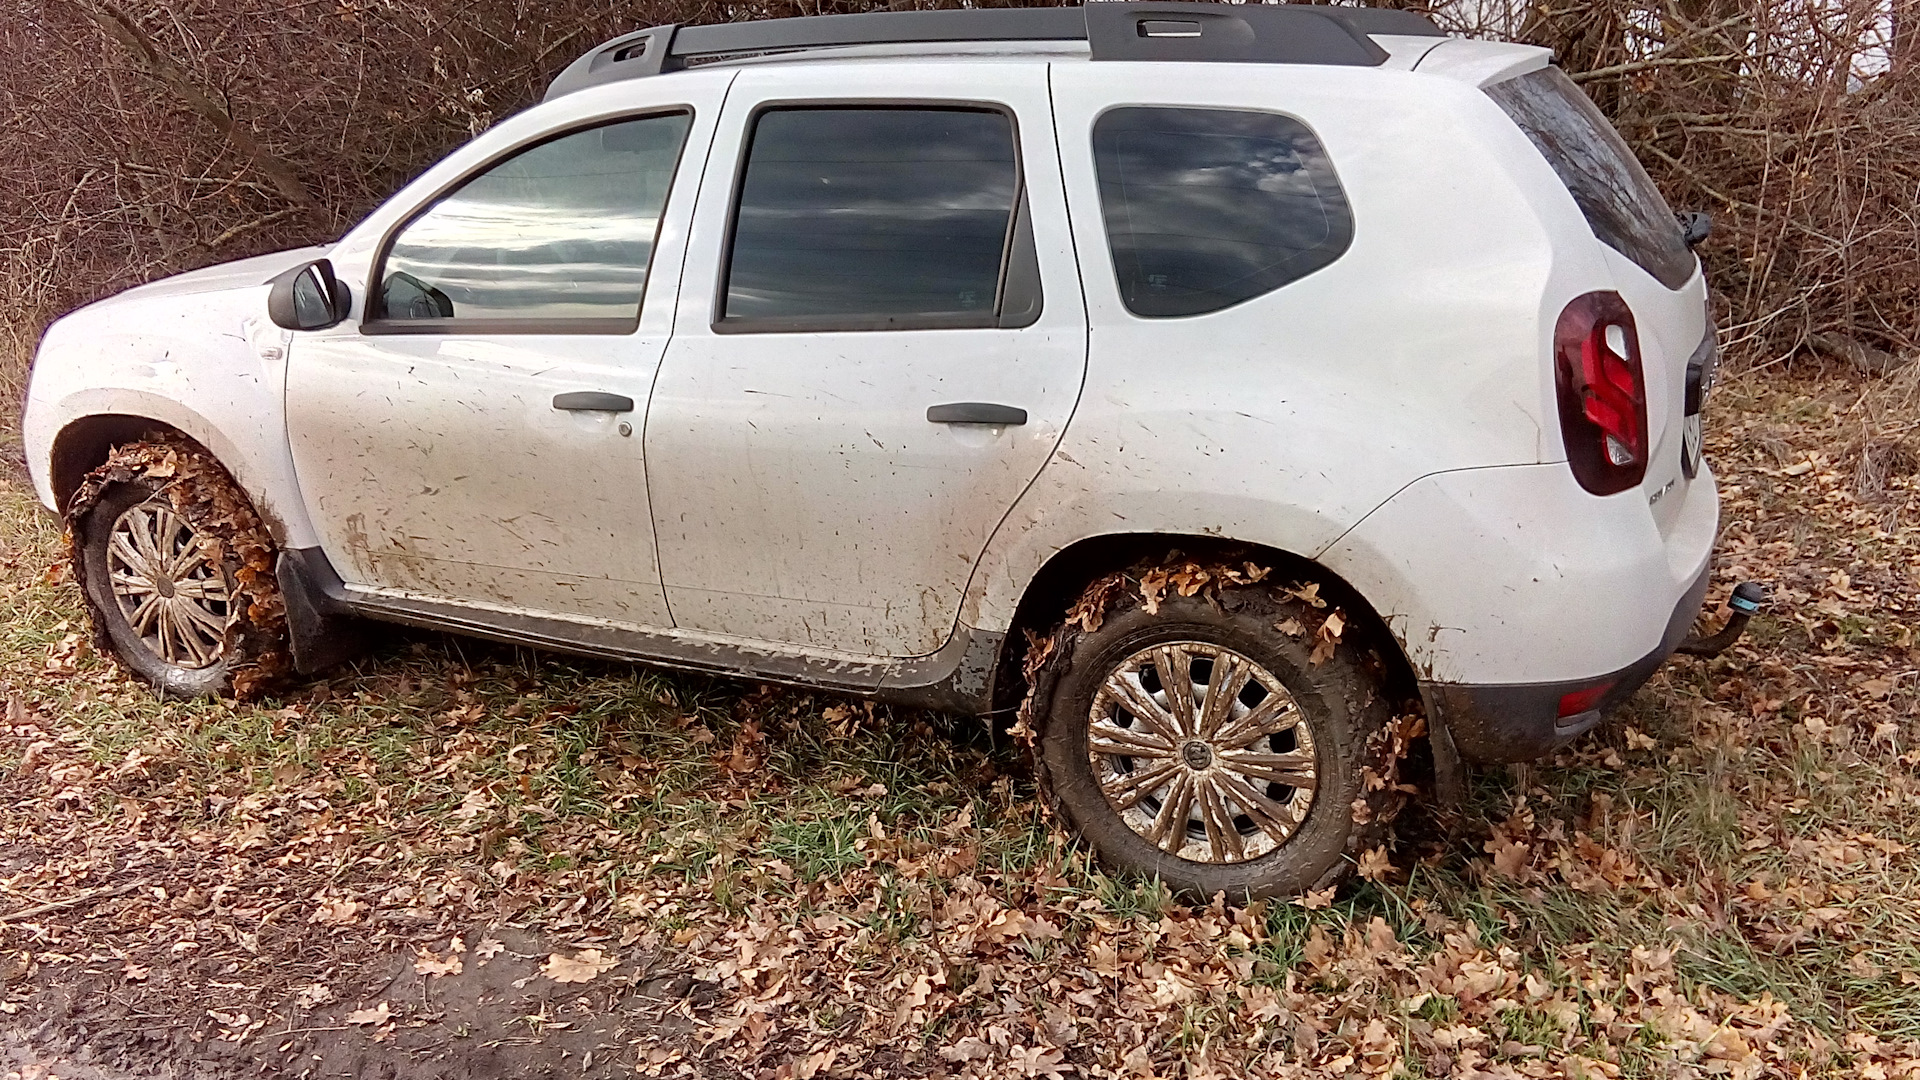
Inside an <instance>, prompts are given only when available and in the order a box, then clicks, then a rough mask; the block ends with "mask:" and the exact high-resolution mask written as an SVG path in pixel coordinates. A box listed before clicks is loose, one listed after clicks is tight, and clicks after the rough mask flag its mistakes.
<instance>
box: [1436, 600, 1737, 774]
mask: <svg viewBox="0 0 1920 1080" xmlns="http://www.w3.org/2000/svg"><path fill="white" fill-rule="evenodd" d="M1712 570H1713V568H1712V565H1711V564H1709V565H1708V566H1707V567H1705V568H1703V569H1702V570H1701V571H1700V576H1699V578H1698V579H1697V580H1695V581H1694V583H1693V584H1692V585H1691V586H1689V587H1688V589H1687V591H1686V593H1685V595H1683V596H1682V597H1681V598H1680V602H1679V603H1678V604H1676V605H1675V606H1674V609H1673V614H1672V615H1671V616H1670V617H1669V618H1668V620H1667V629H1666V632H1665V633H1664V634H1663V635H1662V636H1661V639H1660V645H1659V647H1658V648H1656V649H1654V650H1653V651H1652V652H1650V653H1648V654H1647V655H1646V656H1644V657H1641V658H1640V659H1639V660H1636V661H1634V662H1633V663H1631V664H1629V665H1627V666H1626V667H1624V668H1622V669H1620V670H1619V671H1616V672H1614V673H1613V674H1611V675H1606V676H1602V677H1600V678H1594V679H1581V680H1578V681H1574V682H1544V683H1502V684H1498V685H1474V684H1470V683H1442V682H1424V681H1423V682H1422V683H1421V684H1420V693H1421V696H1422V697H1424V698H1425V699H1426V704H1427V711H1428V714H1429V715H1430V716H1432V717H1433V718H1434V719H1436V720H1437V721H1439V722H1440V723H1441V724H1444V725H1445V726H1446V729H1447V733H1448V734H1449V735H1451V736H1452V737H1453V743H1454V746H1455V747H1457V748H1458V749H1459V751H1460V754H1461V756H1463V757H1465V758H1467V759H1469V760H1472V761H1480V762H1501V761H1527V760H1530V759H1532V758H1538V757H1544V756H1546V755H1547V754H1551V753H1552V752H1554V751H1555V750H1558V749H1559V748H1561V747H1563V746H1565V745H1567V744H1568V743H1570V742H1572V741H1573V740H1574V739H1576V738H1578V737H1579V736H1580V735H1582V734H1584V733H1586V732H1587V731H1590V730H1592V729H1593V727H1594V726H1595V725H1596V724H1598V723H1599V722H1600V719H1601V717H1602V716H1603V715H1604V714H1605V713H1606V712H1607V711H1609V710H1611V709H1613V708H1614V707H1616V706H1618V705H1619V704H1620V703H1621V702H1623V701H1625V700H1627V699H1628V698H1630V697H1632V696H1633V693H1634V691H1636V690H1638V689H1640V687H1641V686H1642V685H1643V684H1644V683H1645V682H1646V681H1647V679H1649V678H1651V677H1652V675H1653V673H1654V672H1655V671H1656V670H1658V669H1659V667H1660V665H1661V664H1663V663H1665V662H1666V660H1667V657H1669V656H1671V655H1672V654H1673V650H1674V648H1675V647H1676V646H1678V645H1679V644H1680V642H1682V641H1683V640H1685V639H1686V636H1687V632H1688V631H1689V630H1691V629H1692V628H1693V622H1694V619H1696V618H1698V617H1699V614H1700V607H1701V604H1702V603H1703V602H1704V601H1705V599H1706V595H1707V583H1708V579H1709V578H1711V576H1712ZM1597 687H1606V689H1605V690H1604V692H1601V693H1600V694H1599V696H1598V699H1597V700H1596V701H1595V702H1594V703H1593V704H1592V705H1591V706H1590V707H1588V708H1586V709H1584V710H1583V711H1581V712H1578V713H1576V714H1574V715H1572V716H1567V717H1561V716H1560V702H1561V700H1562V698H1564V697H1566V696H1567V695H1568V694H1577V693H1581V692H1583V691H1587V692H1591V691H1593V690H1595V688H1597Z"/></svg>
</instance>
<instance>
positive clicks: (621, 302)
mask: <svg viewBox="0 0 1920 1080" xmlns="http://www.w3.org/2000/svg"><path fill="white" fill-rule="evenodd" d="M691 121H692V117H691V116H689V115H688V114H687V113H684V112H681V113H670V114H666V115H659V116H649V117H644V118H641V119H637V120H624V121H621V122H619V123H616V124H607V125H604V126H602V127H596V128H590V129H588V130H585V131H576V132H573V133H572V134H569V135H563V136H561V137H559V138H557V139H550V140H548V141H547V142H543V143H540V144H539V145H537V146H534V147H531V148H530V149H527V150H523V151H521V152H520V153H518V154H515V155H514V156H513V157H510V158H508V159H506V160H505V161H502V162H500V163H498V164H496V165H494V166H492V167H491V168H489V169H487V170H486V171H485V172H482V173H480V174H479V175H477V176H475V177H473V178H471V179H469V180H467V181H466V182H465V183H463V184H462V185H460V186H459V187H458V188H455V189H454V190H453V191H451V192H449V193H447V194H446V195H443V196H441V197H440V199H439V200H438V201H436V202H435V203H434V204H433V205H432V206H430V207H428V208H427V210H426V211H425V212H424V213H422V214H420V215H418V216H417V217H415V218H414V219H413V220H412V221H411V222H408V223H407V225H406V227H405V228H403V229H401V230H400V232H399V234H398V235H396V236H395V237H394V239H393V242H392V245H391V246H390V247H389V248H388V250H387V253H386V258H385V259H384V260H383V262H382V268H381V276H380V293H379V296H380V314H379V317H380V318H381V319H383V320H385V321H388V322H395V323H401V322H404V323H414V324H426V325H431V323H432V322H433V321H436V320H447V319H459V320H462V321H465V320H469V319H486V320H502V319H511V320H514V321H515V322H525V321H528V320H535V321H548V320H567V321H569V322H570V323H578V322H579V321H580V320H592V321H593V322H594V323H596V324H601V325H593V326H579V327H576V328H578V329H630V328H631V327H632V326H633V324H634V322H635V321H636V320H637V319H638V318H639V315H640V297H641V293H642V291H643V290H644V288H645V286H646V280H647V266H648V263H649V261H650V260H651V259H652V257H653V244H654V238H655V236H656V234H657V233H658V232H659V227H660V212H661V210H662V208H664V207H665V206H666V202H667V190H668V188H669V187H670V186H671V185H672V183H673V171H674V165H675V163H676V162H678V160H679V158H680V148H681V145H682V144H683V143H684V142H685V141H686V135H687V128H688V126H689V124H690V123H691ZM615 324H618V325H615ZM555 329H559V328H558V327H555Z"/></svg>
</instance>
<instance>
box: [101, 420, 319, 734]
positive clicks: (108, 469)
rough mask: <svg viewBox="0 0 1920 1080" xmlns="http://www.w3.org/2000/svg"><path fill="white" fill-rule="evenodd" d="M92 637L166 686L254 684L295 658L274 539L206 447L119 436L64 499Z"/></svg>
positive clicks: (197, 693) (228, 690) (253, 688)
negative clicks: (123, 440) (277, 576)
mask: <svg viewBox="0 0 1920 1080" xmlns="http://www.w3.org/2000/svg"><path fill="white" fill-rule="evenodd" d="M68 523H69V527H70V529H71V532H72V535H73V568H74V576H75V577H76V578H77V579H78V581H79V583H80V587H81V592H82V594H83V596H84V597H85V599H86V603H87V609H88V614H89V615H91V616H92V619H93V626H94V641H95V644H96V645H97V646H98V647H100V648H101V649H102V650H103V651H106V652H109V653H110V654H111V655H112V656H113V657H114V658H115V659H117V660H118V661H119V662H120V664H121V666H123V667H125V668H126V669H127V670H128V671H129V672H131V673H132V674H134V675H135V676H137V677H139V678H140V679H142V680H144V681H146V682H147V683H149V684H151V685H152V686H153V687H154V688H155V689H156V690H158V691H159V692H160V693H161V694H162V695H163V696H169V697H218V696H221V695H223V694H232V695H234V696H236V697H247V696H250V695H252V694H254V693H256V692H258V691H260V690H262V689H264V688H266V687H267V686H269V685H271V684H272V682H273V681H274V680H276V679H277V678H278V677H279V676H280V675H281V674H282V673H283V672H284V671H285V670H286V669H287V667H288V664H287V655H288V648H287V630H286V617H285V611H284V608H283V606H282V604H281V601H280V593H279V589H278V584H277V582H276V580H275V578H274V574H273V559H274V546H273V541H272V539H271V538H270V537H269V536H268V535H267V532H266V529H265V527H264V526H263V525H262V523H261V521H260V517H259V515H258V514H256V513H255V512H254V509H253V505H252V503H251V502H249V501H248V499H247V497H246V495H245V494H244V493H243V492H241V490H240V489H239V487H238V486H237V485H235V484H234V482H233V479H232V478H231V477H230V476H229V475H228V474H227V471H226V470H225V469H223V468H221V466H220V464H219V463H218V462H217V461H215V460H214V459H213V458H212V456H210V455H209V454H207V453H206V451H204V450H201V449H200V448H199V447H196V446H192V445H190V444H186V443H179V442H172V441H168V442H141V443H132V444H128V445H125V446H120V447H116V448H115V449H114V451H113V454H112V455H111V456H110V457H109V458H108V460H107V462H106V464H104V465H102V466H100V468H98V469H95V470H94V471H93V472H91V473H89V474H88V475H87V478H86V480H85V482H84V483H82V485H81V487H80V490H79V491H78V492H77V493H76V494H75V495H74V497H73V499H72V501H71V503H70V505H69V507H68Z"/></svg>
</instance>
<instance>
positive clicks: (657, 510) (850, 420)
mask: <svg viewBox="0 0 1920 1080" xmlns="http://www.w3.org/2000/svg"><path fill="white" fill-rule="evenodd" d="M903 70H904V69H902V68H899V67H897V66H893V65H888V66H887V67H886V68H884V69H877V70H867V69H863V68H861V67H859V66H841V67H836V68H833V69H830V70H808V69H806V68H804V67H800V66H795V67H793V68H789V69H781V68H773V67H769V68H762V69H754V68H746V69H743V70H742V72H741V73H740V75H739V76H738V77H737V78H736V80H735V81H734V84H733V87H732V89H731V90H730V92H729V94H728V99H727V105H726V113H725V115H724V116H722V118H721V123H720V130H719V132H718V133H717V134H716V136H715V144H714V150H713V155H712V159H711V160H712V167H711V168H710V169H708V171H707V180H706V183H705V190H704V191H703V193H702V196H701V199H700V201H699V208H698V210H697V211H696V217H695V221H694V224H693V229H692V233H691V236H690V240H689V250H688V261H687V272H686V274H685V276H684V284H683V287H682V291H681V297H680V304H679V314H678V316H677V318H676V320H675V325H674V336H673V340H672V342H671V343H670V344H669V345H668V347H667V352H666V358H665V360H664V361H663V362H662V365H661V369H660V378H659V380H658V381H657V383H656V384H655V388H654V394H653V402H652V407H651V412H650V414H649V416H648V421H647V446H646V450H647V458H648V477H649V481H650V486H651V490H652V495H653V507H654V528H655V532H656V534H657V536H658V541H659V550H660V566H661V573H662V579H663V580H664V581H665V583H666V593H667V599H668V602H669V605H670V606H671V608H672V614H673V618H674V622H675V625H676V626H678V627H680V628H681V629H683V630H687V631H694V632H697V633H702V634H708V635H715V636H722V637H728V638H734V639H740V640H745V641H758V642H776V643H780V644H782V645H786V646H800V647H803V648H809V649H814V650H819V651H823V652H828V653H833V654H841V655H847V654H852V655H857V656H872V657H908V656H919V655H924V654H927V653H931V652H933V651H935V650H937V649H939V648H940V647H941V645H942V644H944V643H945V642H946V641H947V640H948V638H949V637H950V636H951V635H952V633H953V630H954V626H955V621H956V618H957V617H958V616H959V614H960V604H961V599H962V596H963V594H964V593H965V591H966V586H967V582H968V580H969V578H970V577H971V575H972V573H973V567H974V563H975V562H976V560H977V559H978V558H979V556H980V553H981V552H982V550H983V549H984V548H985V546H986V542H987V539H988V537H989V536H990V535H991V534H992V532H993V530H994V529H995V528H996V527H997V526H998V525H999V524H1000V521H1001V519H1002V518H1003V517H1004V516H1005V514H1006V512H1007V510H1008V509H1009V508H1010V507H1011V506H1012V505H1013V503H1014V502H1015V500H1017V499H1018V498H1019V496H1020V494H1021V492H1022V491H1024V490H1025V488H1026V486H1027V485H1028V484H1029V483H1030V482H1031V481H1032V480H1033V478H1034V476H1035V475H1036V474H1038V472H1039V471H1040V468H1041V466H1042V465H1043V464H1044V463H1045V462H1046V461H1047V459H1048V457H1049V456H1050V455H1051V454H1052V452H1053V449H1054V446H1055V445H1056V444H1057V443H1058V442H1059V439H1060V436H1061V433H1062V432H1063V431H1064V430H1065V427H1066V424H1067V421H1068V420H1069V418H1070V417H1071V416H1072V414H1073V409H1074V405H1075V403H1076V400H1077V397H1078V394H1079V391H1080V383H1081V375H1082V372H1083V370H1084V367H1085V363H1086V339H1087V330H1086V319H1085V315H1084V311H1083V308H1082V305H1081V299H1080V292H1079V282H1078V278H1077V275H1076V272H1075V269H1074V264H1073V256H1072V240H1071V237H1070V235H1069V234H1068V231H1067V226H1066V206H1065V198H1064V196H1063V194H1062V191H1061V187H1060V168H1059V163H1058V155H1057V151H1056V148H1055V145H1054V135H1053V122H1052V113H1051V109H1050V105H1049V102H1048V98H1047V82H1046V70H1045V68H1044V66H1042V65H1039V64H1034V63H1020V64H1006V65H999V64H992V63H980V64H955V65H927V66H925V67H923V68H920V69H918V70H915V71H913V72H912V73H911V74H903Z"/></svg>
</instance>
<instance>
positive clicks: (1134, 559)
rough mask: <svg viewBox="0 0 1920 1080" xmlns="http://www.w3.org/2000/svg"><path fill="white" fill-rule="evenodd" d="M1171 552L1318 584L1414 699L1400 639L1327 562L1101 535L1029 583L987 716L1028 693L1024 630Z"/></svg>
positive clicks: (1210, 539) (1003, 649)
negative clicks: (1096, 584) (1096, 585)
mask: <svg viewBox="0 0 1920 1080" xmlns="http://www.w3.org/2000/svg"><path fill="white" fill-rule="evenodd" d="M1174 552H1178V553H1179V554H1180V555H1182V556H1185V557H1188V558H1193V559H1197V560H1199V561H1202V562H1228V563H1241V562H1252V563H1254V564H1255V565H1257V566H1262V567H1266V568H1268V569H1270V570H1271V571H1272V572H1273V578H1275V579H1278V580H1280V581H1283V582H1287V583H1293V582H1302V583H1317V584H1318V585H1319V586H1320V595H1322V596H1323V597H1325V598H1326V599H1327V600H1328V602H1329V604H1330V606H1333V607H1340V608H1344V609H1345V610H1346V612H1347V613H1348V615H1349V616H1350V617H1351V618H1350V621H1349V624H1348V626H1349V630H1348V633H1349V634H1352V633H1353V632H1354V631H1358V632H1359V634H1360V640H1361V642H1363V643H1364V644H1365V645H1367V646H1369V647H1371V648H1372V649H1373V651H1374V652H1375V653H1376V654H1377V655H1378V656H1379V658H1380V662H1381V664H1382V665H1383V667H1384V668H1385V674H1386V677H1387V680H1388V684H1389V685H1388V689H1389V690H1390V691H1392V692H1394V693H1395V694H1396V695H1400V694H1404V695H1405V696H1407V697H1408V698H1411V699H1417V698H1418V697H1419V689H1418V680H1417V675H1416V672H1415V669H1414V667H1413V664H1412V662H1411V661H1410V660H1409V658H1408V655H1407V650H1406V643H1405V642H1403V641H1401V640H1400V638H1399V636H1398V635H1397V634H1395V633H1394V632H1393V629H1392V627H1391V625H1390V624H1389V623H1388V621H1387V620H1386V619H1385V618H1383V617H1382V616H1381V615H1380V613H1379V612H1378V611H1377V610H1375V608H1374V606H1373V604H1372V603H1371V602H1369V601H1368V600H1367V598H1366V597H1365V596H1363V595H1362V594H1361V593H1360V591H1359V590H1357V589H1355V588H1354V587H1353V586H1352V585H1350V584H1349V583H1348V582H1347V581H1346V579H1344V578H1342V577H1341V576H1340V575H1339V574H1337V573H1335V572H1334V571H1332V570H1331V569H1329V568H1327V567H1326V566H1325V565H1323V564H1321V563H1319V562H1316V561H1315V560H1313V559H1310V558H1308V557H1306V556H1304V555H1300V554H1297V553H1294V552H1290V551H1284V550H1281V549H1279V548H1275V547H1272V546H1270V545H1266V544H1257V543H1249V542H1245V541H1239V540H1231V539H1225V538H1222V537H1216V536H1203V535H1190V534H1180V533H1107V534H1102V535H1098V536H1091V537H1087V538H1085V539H1082V540H1079V541H1076V542H1074V543H1072V544H1069V545H1068V546H1066V547H1064V548H1061V549H1060V550H1059V551H1057V552H1055V553H1054V554H1053V555H1052V556H1051V557H1050V558H1048V559H1047V561H1046V562H1045V563H1044V564H1042V565H1041V567H1040V570H1039V572H1038V573H1036V574H1035V575H1034V576H1033V578H1032V579H1031V580H1030V581H1029V582H1028V583H1027V587H1026V588H1025V590H1023V591H1022V593H1021V595H1020V602H1019V604H1018V605H1017V606H1016V607H1015V609H1014V617H1013V622H1012V625H1011V626H1009V627H1008V630H1007V634H1006V637H1005V639H1004V640H1003V641H1002V643H1001V645H1000V654H999V658H998V661H997V663H996V665H995V668H994V678H993V689H992V709H993V714H994V715H995V716H996V717H1002V718H1008V719H1009V720H1010V718H1011V717H1012V716H1013V715H1014V713H1015V711H1016V710H1017V709H1018V708H1019V705H1020V700H1021V698H1022V697H1023V696H1025V694H1026V681H1025V678H1024V677H1023V675H1022V673H1021V668H1022V665H1023V663H1024V661H1025V658H1026V654H1027V647H1028V646H1027V642H1028V638H1027V635H1028V633H1033V634H1044V633H1046V632H1048V631H1049V630H1051V629H1052V628H1053V627H1054V626H1055V625H1056V624H1058V623H1059V622H1060V620H1061V618H1062V617H1064V616H1065V614H1066V612H1067V609H1068V608H1069V607H1071V606H1072V604H1073V602H1074V600H1075V599H1076V598H1078V597H1079V595H1080V593H1081V592H1082V591H1083V590H1084V589H1085V588H1086V587H1087V585H1089V584H1090V583H1092V582H1093V581H1095V580H1097V579H1098V578H1100V577H1103V576H1105V575H1107V574H1111V573H1114V572H1116V571H1120V570H1125V569H1127V568H1128V567H1131V566H1135V565H1138V564H1140V563H1142V562H1147V561H1157V560H1161V559H1165V558H1167V557H1169V556H1170V555H1171V554H1173V553H1174Z"/></svg>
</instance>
